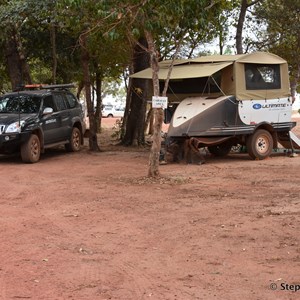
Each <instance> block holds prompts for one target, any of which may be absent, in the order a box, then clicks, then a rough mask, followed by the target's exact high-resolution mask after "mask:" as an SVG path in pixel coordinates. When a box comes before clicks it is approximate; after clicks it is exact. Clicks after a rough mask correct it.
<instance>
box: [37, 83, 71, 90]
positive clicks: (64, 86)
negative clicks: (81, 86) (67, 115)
mask: <svg viewBox="0 0 300 300" xmlns="http://www.w3.org/2000/svg"><path fill="white" fill-rule="evenodd" d="M74 87H75V84H74V83H65V84H49V85H44V84H41V87H40V88H41V89H45V90H54V89H70V88H74Z"/></svg>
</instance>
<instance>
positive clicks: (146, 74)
mask: <svg viewBox="0 0 300 300" xmlns="http://www.w3.org/2000/svg"><path fill="white" fill-rule="evenodd" d="M170 64H171V61H163V62H160V63H159V66H160V69H159V74H158V76H159V79H160V80H165V79H166V78H167V75H168V72H169V65H170ZM249 64H251V65H261V66H262V67H264V66H266V67H267V66H274V65H276V66H278V70H279V71H278V73H279V75H280V78H279V80H280V83H279V84H278V86H276V87H275V88H274V87H267V86H268V85H267V84H266V88H259V89H257V88H255V89H253V88H249V87H247V86H246V85H247V84H246V75H247V74H246V71H245V70H246V65H249ZM218 72H219V73H220V72H221V83H220V93H221V94H226V95H234V96H235V97H236V99H237V100H264V99H276V98H282V97H288V96H289V95H290V91H289V89H290V87H289V76H288V66H287V62H286V61H285V60H284V59H282V58H280V57H279V56H277V55H275V54H271V53H267V52H255V53H250V54H239V55H212V56H202V57H198V58H194V59H188V60H187V59H186V60H176V61H175V62H174V66H173V70H172V72H171V76H170V82H172V81H176V80H180V79H181V80H187V79H191V78H203V77H207V78H209V77H214V75H216V73H218ZM131 77H132V78H144V79H151V78H152V70H151V68H148V69H145V70H143V71H140V72H138V73H135V74H133V75H131ZM187 82H188V81H187ZM181 94H185V95H189V96H197V95H199V94H190V93H189V92H188V87H187V91H184V90H183V91H182V92H181Z"/></svg>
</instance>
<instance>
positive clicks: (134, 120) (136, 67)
mask: <svg viewBox="0 0 300 300" xmlns="http://www.w3.org/2000/svg"><path fill="white" fill-rule="evenodd" d="M139 43H140V44H141V45H143V47H145V48H147V41H146V39H145V38H141V39H140V40H139ZM133 51H134V54H133V72H134V73H136V72H139V71H141V70H144V69H146V68H148V67H149V54H148V53H147V51H146V50H145V49H143V48H142V47H141V46H140V45H138V44H137V45H136V46H135V47H134V50H133ZM130 81H131V82H130V85H129V86H130V90H129V93H128V97H130V109H129V111H128V116H127V122H126V129H125V135H124V138H123V139H122V143H123V144H124V145H133V146H138V145H143V144H144V143H145V134H144V128H145V114H146V105H147V98H148V94H149V80H145V79H140V78H131V79H130ZM127 101H128V99H127Z"/></svg>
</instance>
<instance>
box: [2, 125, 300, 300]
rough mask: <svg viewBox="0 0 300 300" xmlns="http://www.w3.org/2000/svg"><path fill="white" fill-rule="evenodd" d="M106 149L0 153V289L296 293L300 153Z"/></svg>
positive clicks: (246, 299) (82, 293)
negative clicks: (188, 157)
mask: <svg viewBox="0 0 300 300" xmlns="http://www.w3.org/2000/svg"><path fill="white" fill-rule="evenodd" d="M110 121H111V120H110ZM107 122H108V121H107ZM108 127H109V126H108ZM107 130H108V129H107ZM297 130H298V132H299V128H298V129H297ZM100 141H101V138H100ZM104 150H105V151H103V152H101V153H98V154H91V153H89V152H88V151H87V150H86V149H85V150H83V151H81V152H80V153H75V154H66V153H65V152H64V151H63V150H60V149H57V150H52V151H49V152H47V154H45V155H43V156H42V159H41V161H40V162H39V163H37V164H33V165H25V164H23V163H22V162H21V160H20V159H19V158H17V157H10V158H3V157H0V165H1V168H0V176H1V182H2V188H1V200H0V209H1V218H0V222H1V223H0V224H1V227H0V231H1V250H0V255H1V256H0V258H1V265H0V299H4V300H6V299H39V300H42V299H49V300H50V299H51V300H53V299H74V300H75V299H76V300H88V299H91V300H93V299H101V300H104V299H120V300H121V299H122V300H125V299H133V300H135V299H158V300H166V299H170V300H175V299H178V300H179V299H180V300H192V299H203V300H210V299H222V300H223V299H224V300H241V299H243V300H274V299H280V300H287V299H299V298H300V291H298V292H293V291H287V290H286V287H288V288H289V289H292V288H293V285H295V284H296V285H297V284H298V285H299V284H300V276H299V270H300V246H299V243H300V241H299V229H300V220H299V216H300V198H299V194H300V180H299V171H300V156H299V157H296V158H290V157H288V156H287V155H285V154H274V155H273V156H272V157H271V158H269V159H267V160H264V161H252V160H250V159H249V157H248V155H247V154H233V155H230V156H229V157H227V158H223V159H216V158H210V157H208V158H207V164H205V165H201V166H198V165H185V164H170V165H165V166H161V172H162V174H163V178H162V179H161V180H159V181H156V182H155V181H151V180H149V179H147V178H145V175H146V174H147V164H148V152H147V151H146V150H143V149H140V150H139V151H136V150H135V151H133V150H132V149H127V148H125V149H122V148H116V147H114V146H106V147H104ZM116 150H118V151H116ZM274 284H276V285H277V290H275V291H273V290H271V289H270V285H271V287H272V288H275V285H274ZM283 287H285V290H283ZM296 287H297V286H294V289H296Z"/></svg>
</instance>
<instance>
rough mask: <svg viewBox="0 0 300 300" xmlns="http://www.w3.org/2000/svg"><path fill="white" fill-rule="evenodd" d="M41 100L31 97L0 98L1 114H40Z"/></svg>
mask: <svg viewBox="0 0 300 300" xmlns="http://www.w3.org/2000/svg"><path fill="white" fill-rule="evenodd" d="M40 106H41V98H40V97H36V96H30V95H18V96H6V97H3V98H0V113H23V114H33V113H38V112H39V110H40Z"/></svg>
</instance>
